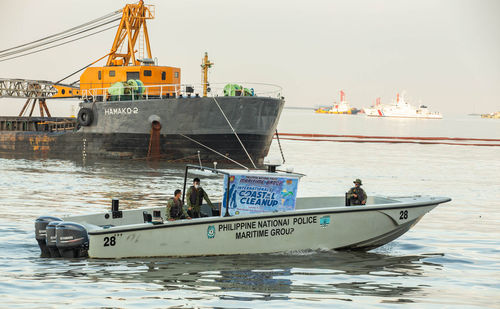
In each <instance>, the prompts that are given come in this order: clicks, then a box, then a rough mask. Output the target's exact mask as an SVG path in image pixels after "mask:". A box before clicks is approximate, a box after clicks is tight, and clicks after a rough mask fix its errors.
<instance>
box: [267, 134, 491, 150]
mask: <svg viewBox="0 0 500 309" xmlns="http://www.w3.org/2000/svg"><path fill="white" fill-rule="evenodd" d="M279 135H280V136H279V138H280V139H281V140H294V141H312V142H341V143H342V142H343V143H389V144H403V143H407V144H428V145H454V146H489V147H491V146H500V139H493V138H465V137H428V136H370V135H339V134H307V133H303V134H300V133H279ZM275 138H276V136H275ZM454 141H455V142H454ZM478 142H480V143H478ZM487 142H488V143H487ZM489 142H498V143H489Z"/></svg>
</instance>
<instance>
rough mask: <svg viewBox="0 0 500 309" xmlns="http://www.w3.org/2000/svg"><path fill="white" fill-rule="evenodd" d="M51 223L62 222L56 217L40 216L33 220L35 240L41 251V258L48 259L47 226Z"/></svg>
mask: <svg viewBox="0 0 500 309" xmlns="http://www.w3.org/2000/svg"><path fill="white" fill-rule="evenodd" d="M52 221H62V220H61V219H59V218H57V217H50V216H42V217H39V218H38V219H36V220H35V239H36V241H37V242H38V246H39V247H40V250H41V254H40V256H41V257H50V252H49V249H48V248H47V241H46V238H47V231H46V228H47V224H49V223H50V222H52Z"/></svg>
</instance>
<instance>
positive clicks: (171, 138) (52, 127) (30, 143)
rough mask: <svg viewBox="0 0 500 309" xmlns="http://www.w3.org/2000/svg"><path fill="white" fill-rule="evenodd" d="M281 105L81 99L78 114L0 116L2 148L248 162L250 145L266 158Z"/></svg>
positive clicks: (33, 153) (270, 101)
mask: <svg viewBox="0 0 500 309" xmlns="http://www.w3.org/2000/svg"><path fill="white" fill-rule="evenodd" d="M283 105H284V101H283V99H282V98H269V97H217V98H207V97H204V98H200V97H197V98H164V99H158V98H157V99H149V100H146V99H143V100H136V101H108V102H82V103H80V107H81V110H80V112H79V116H78V117H77V118H78V119H71V118H37V119H35V118H28V117H0V154H2V155H3V156H16V157H19V156H21V157H43V158H63V159H76V160H82V159H83V160H91V159H99V158H112V159H136V160H141V159H144V160H145V159H155V160H168V161H179V162H182V161H186V162H197V161H198V160H199V159H201V160H202V161H204V162H213V161H218V162H223V161H230V160H228V159H227V158H224V156H226V157H229V158H230V159H231V160H234V161H237V162H240V163H244V162H249V161H250V159H249V158H248V155H247V154H246V152H245V149H246V151H247V152H248V154H249V155H250V157H251V158H252V161H254V162H255V164H261V163H262V162H263V159H264V157H265V156H266V155H267V153H268V151H269V147H270V145H271V142H272V139H273V135H274V133H275V131H276V127H277V125H278V120H279V117H280V115H281V111H282V109H283ZM83 112H85V114H86V117H83V116H81V115H82V114H83ZM233 130H234V131H235V132H237V134H238V137H239V138H240V140H241V143H242V144H243V145H244V147H243V146H242V145H241V143H240V142H239V141H238V138H237V137H236V135H235V134H234V132H233Z"/></svg>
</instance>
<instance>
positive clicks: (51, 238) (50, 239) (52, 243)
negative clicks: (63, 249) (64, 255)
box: [46, 221, 62, 257]
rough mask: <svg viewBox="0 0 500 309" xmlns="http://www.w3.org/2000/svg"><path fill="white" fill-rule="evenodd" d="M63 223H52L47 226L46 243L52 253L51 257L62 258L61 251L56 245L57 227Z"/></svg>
mask: <svg viewBox="0 0 500 309" xmlns="http://www.w3.org/2000/svg"><path fill="white" fill-rule="evenodd" d="M61 222H62V221H52V222H49V224H47V228H46V231H47V233H46V242H47V249H49V252H50V257H61V254H59V250H57V245H56V227H57V226H58V225H59V223H61Z"/></svg>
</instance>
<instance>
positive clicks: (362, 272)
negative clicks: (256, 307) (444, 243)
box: [31, 251, 442, 300]
mask: <svg viewBox="0 0 500 309" xmlns="http://www.w3.org/2000/svg"><path fill="white" fill-rule="evenodd" d="M432 256H440V255H439V254H436V255H432ZM432 256H416V255H411V256H390V255H384V254H377V253H370V252H368V253H364V252H334V251H307V252H294V253H282V254H259V255H245V256H211V257H195V258H169V259H159V258H158V259H142V260H138V259H127V260H96V259H88V260H86V259H84V260H54V259H35V260H33V261H31V263H32V264H34V265H33V266H32V267H33V269H34V270H35V272H34V273H33V275H32V276H33V279H38V280H51V279H57V278H76V279H91V280H93V281H96V282H101V283H103V282H122V283H134V282H135V283H137V282H140V283H147V284H154V285H158V286H161V289H164V290H183V291H186V290H194V291H211V292H218V293H222V294H224V293H223V292H231V291H237V292H240V293H241V292H243V293H244V299H246V300H248V299H249V298H252V297H255V298H258V299H261V297H262V295H261V294H276V293H278V294H290V293H291V294H294V293H305V294H318V293H319V294H333V295H344V298H345V297H347V298H348V296H349V295H351V296H377V297H411V295H412V294H413V293H415V292H417V291H419V290H420V289H422V286H418V285H408V284H405V283H403V282H402V281H400V280H398V278H400V277H401V278H405V280H406V281H407V280H408V278H411V277H420V276H425V270H424V267H423V266H424V263H423V260H425V259H426V258H428V257H432ZM425 266H426V267H441V266H442V265H440V264H435V263H429V262H426V263H425ZM232 297H233V298H235V296H234V295H233V296H232ZM279 297H280V298H283V297H284V296H283V295H280V296H279Z"/></svg>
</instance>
